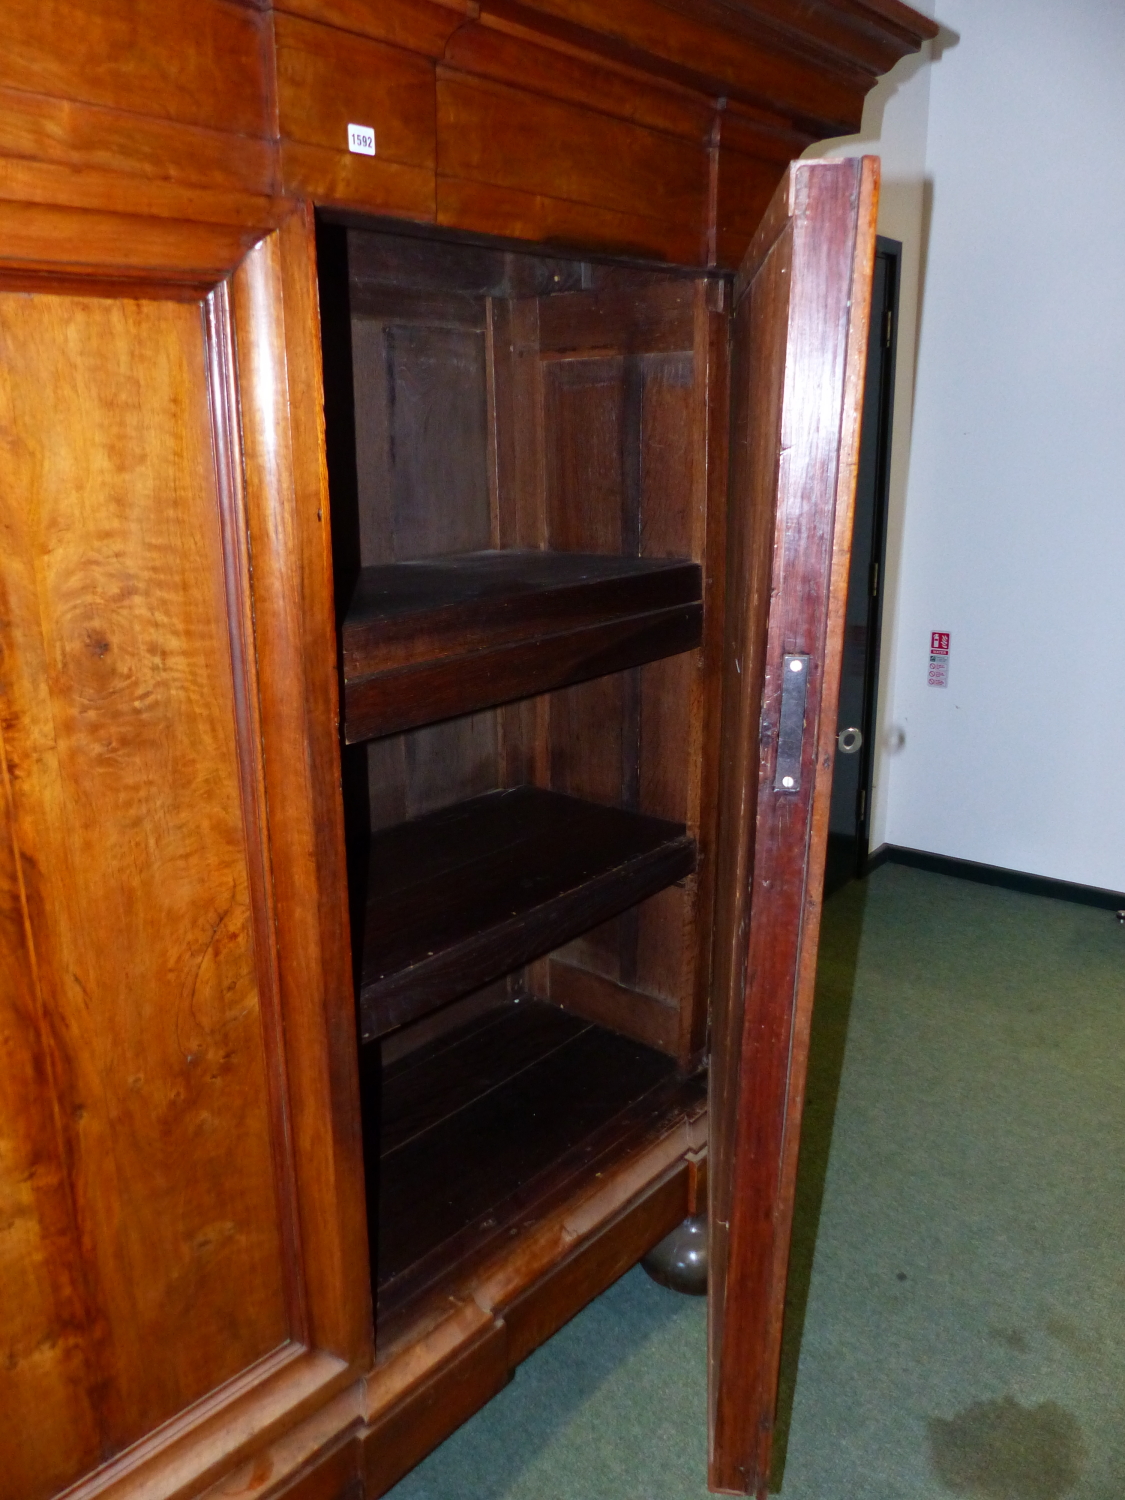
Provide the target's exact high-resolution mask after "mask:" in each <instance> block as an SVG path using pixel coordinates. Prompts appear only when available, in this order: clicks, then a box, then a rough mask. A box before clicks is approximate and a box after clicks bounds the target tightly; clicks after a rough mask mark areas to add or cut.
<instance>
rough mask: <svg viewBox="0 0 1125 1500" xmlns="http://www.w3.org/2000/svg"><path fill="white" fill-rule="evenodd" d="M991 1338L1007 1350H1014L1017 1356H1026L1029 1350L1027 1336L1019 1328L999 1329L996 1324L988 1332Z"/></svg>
mask: <svg viewBox="0 0 1125 1500" xmlns="http://www.w3.org/2000/svg"><path fill="white" fill-rule="evenodd" d="M988 1336H989V1338H993V1339H995V1340H996V1342H997V1343H998V1344H1003V1345H1004V1348H1005V1349H1012V1350H1014V1352H1015V1353H1016V1354H1026V1353H1027V1351H1028V1348H1029V1345H1028V1342H1027V1334H1026V1333H1021V1332H1020V1330H1019V1329H1018V1328H997V1327H996V1325H995V1324H993V1326H992V1327H991V1328H990V1329H989V1330H988Z"/></svg>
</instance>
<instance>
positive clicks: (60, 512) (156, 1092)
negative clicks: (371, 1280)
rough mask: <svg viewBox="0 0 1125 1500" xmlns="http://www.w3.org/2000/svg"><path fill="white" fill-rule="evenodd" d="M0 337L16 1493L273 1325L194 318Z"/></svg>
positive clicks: (252, 1015)
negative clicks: (29, 1437)
mask: <svg viewBox="0 0 1125 1500" xmlns="http://www.w3.org/2000/svg"><path fill="white" fill-rule="evenodd" d="M0 350H2V358H0V472H3V475H4V483H3V487H2V488H0V535H2V537H3V542H2V546H0V556H2V558H3V563H2V567H0V631H2V643H3V652H2V654H0V735H2V738H0V773H2V777H3V780H2V781H0V847H2V852H0V913H2V914H0V923H2V925H0V946H2V952H0V969H2V971H3V974H4V976H5V977H4V983H3V985H2V986H0V1038H2V1039H3V1050H4V1064H3V1072H4V1077H5V1087H4V1088H3V1090H0V1195H3V1196H4V1199H5V1201H4V1204H3V1207H2V1208H0V1283H2V1284H3V1286H4V1287H5V1297H4V1305H3V1311H2V1314H0V1450H2V1451H3V1452H4V1453H5V1455H6V1457H5V1469H6V1473H5V1477H4V1486H5V1493H11V1494H16V1493H18V1494H19V1495H20V1496H21V1497H22V1500H33V1497H37V1496H40V1495H44V1494H47V1493H49V1492H51V1491H53V1490H54V1489H55V1488H56V1487H58V1486H59V1485H60V1484H63V1483H65V1482H66V1481H67V1480H69V1479H72V1478H74V1477H75V1476H76V1475H77V1474H79V1473H81V1472H82V1471H83V1470H84V1469H85V1468H87V1467H88V1466H89V1465H90V1464H92V1463H96V1462H98V1461H100V1460H102V1459H104V1458H106V1457H108V1456H110V1455H111V1454H113V1453H115V1452H117V1451H119V1450H120V1449H121V1448H123V1447H124V1446H126V1445H127V1444H129V1443H130V1442H132V1441H134V1440H135V1439H137V1438H139V1437H140V1436H142V1435H143V1434H144V1433H146V1432H147V1431H149V1430H151V1429H152V1428H153V1427H155V1426H156V1425H157V1424H159V1423H160V1422H162V1421H164V1420H166V1419H167V1418H169V1417H171V1416H172V1415H174V1414H175V1413H177V1412H179V1411H180V1410H182V1409H183V1408H184V1407H185V1406H187V1405H188V1404H190V1403H191V1402H193V1401H195V1400H197V1399H199V1398H200V1397H201V1396H203V1395H204V1394H206V1393H207V1392H208V1391H210V1390H212V1389H214V1388H215V1387H216V1386H218V1385H219V1384H221V1383H222V1382H223V1381H225V1380H228V1379H230V1378H231V1377H233V1376H234V1375H236V1374H238V1373H239V1372H240V1371H242V1370H244V1369H245V1368H246V1367H247V1366H248V1365H250V1364H252V1363H253V1362H254V1361H255V1360H257V1359H259V1358H261V1357H262V1356H264V1355H266V1354H267V1353H268V1352H269V1351H271V1350H273V1349H276V1348H277V1347H278V1346H279V1345H280V1344H281V1343H283V1342H284V1341H285V1340H286V1338H287V1337H288V1336H289V1334H290V1331H291V1329H290V1313H289V1309H288V1304H287V1298H286V1288H285V1274H284V1271H283V1265H284V1264H285V1263H286V1257H287V1254H288V1251H287V1247H286V1234H285V1232H284V1230H283V1228H282V1225H281V1221H280V1218H279V1211H278V1202H277V1191H276V1187H275V1166H274V1160H273V1153H272V1150H271V1106H270V1100H269V1089H268V1085H267V1063H266V1052H265V1043H264V1038H263V1017H262V1008H261V1005H260V995H259V977H258V976H259V972H260V971H259V962H260V959H261V955H260V954H256V953H255V939H254V931H253V916H252V914H253V899H252V892H251V887H252V877H251V867H250V863H249V860H250V856H249V855H248V849H247V828H246V823H245V819H244V808H243V793H242V785H243V780H242V775H243V768H241V767H240V764H239V746H238V744H237V743H236V723H237V722H238V718H239V711H238V709H239V705H238V703H237V702H236V687H235V682H234V679H233V676H232V664H231V663H232V636H231V628H232V627H231V625H230V623H229V622H228V606H227V596H226V588H225V563H224V555H223V541H222V528H221V522H220V505H221V503H223V502H222V494H221V491H222V490H223V482H224V481H223V476H222V475H221V474H220V472H219V470H218V468H217V460H216V457H215V453H216V447H215V443H214V436H213V434H214V428H213V422H212V408H211V395H213V392H211V391H210V387H209V374H208V363H207V360H208V339H207V336H206V335H205V329H204V322H203V319H202V317H201V312H200V308H199V306H198V305H190V304H182V303H172V302H160V301H143V302H125V301H114V300H110V299H80V298H73V297H52V296H40V295H36V296H16V295H0ZM31 934H34V938H32V937H31ZM13 1287H18V1288H19V1293H20V1294H19V1295H18V1296H16V1297H12V1296H10V1295H9V1290H10V1289H11V1288H13ZM29 1427H31V1428H33V1430H34V1431H35V1432H36V1433H37V1434H38V1435H39V1437H38V1441H36V1442H35V1443H28V1442H27V1441H26V1432H27V1430H28V1429H29ZM12 1463H15V1464H18V1465H22V1466H23V1468H22V1471H21V1472H20V1473H19V1475H18V1476H17V1475H14V1474H13V1472H12V1469H11V1467H10V1465H11V1464H12Z"/></svg>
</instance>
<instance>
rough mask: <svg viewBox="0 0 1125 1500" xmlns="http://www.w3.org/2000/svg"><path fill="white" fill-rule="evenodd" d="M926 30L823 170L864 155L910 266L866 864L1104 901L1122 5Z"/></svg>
mask: <svg viewBox="0 0 1125 1500" xmlns="http://www.w3.org/2000/svg"><path fill="white" fill-rule="evenodd" d="M930 13H931V14H933V11H932V9H931V11H930ZM937 15H938V19H939V20H940V21H941V22H942V23H943V27H944V28H946V30H945V32H943V37H942V38H941V39H939V43H938V44H937V48H936V54H935V58H934V61H933V62H932V63H931V65H930V66H929V67H928V68H926V69H923V70H922V72H920V73H915V74H914V75H913V76H912V77H911V78H909V79H908V80H907V81H906V83H905V84H904V85H903V86H902V87H901V88H900V90H899V91H898V92H896V93H895V94H894V95H893V96H892V97H891V98H890V99H889V101H888V102H887V105H886V108H885V109H883V111H882V114H881V118H880V117H879V115H878V113H877V109H878V95H877V94H876V95H875V96H873V103H872V108H871V111H870V113H871V118H870V120H869V118H868V115H866V114H865V117H864V127H865V128H864V132H863V133H861V136H860V137H859V138H858V139H857V140H856V141H849V142H847V143H835V144H834V145H833V147H832V148H831V151H832V154H836V152H837V151H840V150H845V151H847V152H849V153H851V152H852V151H854V150H857V149H860V150H862V149H866V150H877V151H879V153H880V154H881V155H882V156H883V160H884V173H885V176H886V178H888V179H889V181H890V183H891V184H893V187H892V192H893V194H894V197H893V199H892V201H891V204H890V205H889V209H888V212H887V213H886V216H885V217H881V220H880V229H881V230H882V232H884V233H887V234H890V235H893V236H894V237H895V238H897V239H902V240H904V243H905V245H906V246H907V247H909V246H910V238H909V236H910V233H911V227H910V226H911V224H913V225H914V226H915V232H916V233H917V234H918V240H917V241H916V242H915V243H916V244H917V243H919V242H920V243H921V247H922V250H923V267H922V271H923V274H922V286H921V317H920V332H919V342H918V349H917V367H916V381H915V388H914V391H913V392H910V390H909V375H910V366H911V363H912V351H911V349H910V347H909V333H910V330H909V328H908V327H900V344H899V366H898V369H899V384H898V390H897V400H896V410H895V431H894V459H893V474H892V493H891V515H890V526H889V536H888V541H889V569H888V572H889V577H888V580H887V582H888V587H889V589H890V590H891V591H892V593H891V594H890V595H888V597H887V599H886V601H885V621H884V635H883V670H882V676H881V685H880V721H881V728H880V746H879V758H878V764H877V770H876V780H877V791H876V799H875V807H874V812H875V817H874V825H873V830H872V832H873V838H872V844H873V846H874V845H877V844H878V843H880V842H883V841H886V842H889V843H893V844H899V845H905V846H907V847H910V848H916V849H924V850H928V851H931V852H934V853H938V854H947V855H953V856H955V857H958V858H962V859H972V860H980V861H982V862H984V863H987V864H995V865H1001V866H1005V867H1007V868H1009V869H1015V870H1024V871H1029V872H1032V873H1034V874H1041V875H1049V876H1053V877H1055V878H1056V879H1063V880H1073V881H1078V882H1081V883H1083V884H1088V885H1096V886H1103V887H1108V888H1110V889H1113V890H1125V774H1123V772H1125V4H1123V3H1122V0H1065V3H1060V0H940V5H939V7H938V12H937ZM907 66H909V64H908V63H904V64H900V65H899V68H900V69H902V68H904V67H907ZM897 72H898V70H896V73H897ZM894 78H895V75H894V74H892V75H889V79H888V80H887V81H884V83H882V84H881V85H880V86H879V89H880V90H881V91H882V90H886V88H887V87H888V84H893V81H894ZM927 93H928V123H927V120H926V102H927V101H926V94H927ZM919 130H921V137H922V140H923V141H924V152H920V151H919V144H918V143H919ZM865 136H866V137H867V138H868V141H869V142H870V143H868V144H863V141H864V137H865ZM923 157H924V166H923V164H922V163H923ZM923 176H924V178H925V197H926V199H927V200H928V201H927V202H926V205H925V208H926V212H925V214H924V215H922V216H921V222H920V221H919V216H918V213H917V211H916V208H915V205H920V204H921V200H922V191H921V186H922V178H923ZM900 183H901V185H900ZM884 226H885V227H884ZM906 258H907V261H908V260H909V255H907V257H906ZM905 271H906V266H904V272H905ZM904 279H905V278H904ZM906 290H907V291H908V292H909V288H906ZM904 300H905V299H904ZM906 321H909V320H908V319H907V320H906ZM904 407H905V410H904ZM911 407H912V417H913V421H912V422H911ZM932 630H947V631H949V632H950V633H951V636H952V655H951V658H950V685H949V687H948V688H946V689H941V688H930V687H928V686H927V685H926V667H927V661H928V651H929V639H930V632H931V631H932ZM900 742H901V743H900Z"/></svg>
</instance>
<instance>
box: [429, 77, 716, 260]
mask: <svg viewBox="0 0 1125 1500" xmlns="http://www.w3.org/2000/svg"><path fill="white" fill-rule="evenodd" d="M437 110H438V113H437V139H438V154H437V170H438V176H439V183H440V186H439V221H441V222H449V220H448V219H447V218H446V217H445V215H444V214H442V213H441V212H440V207H441V202H442V192H443V189H444V183H445V180H446V179H452V180H454V181H456V182H458V183H462V184H480V185H482V186H488V187H492V188H497V189H501V190H504V191H507V192H510V193H512V192H514V193H518V194H521V195H523V196H524V198H525V199H530V200H534V199H535V198H537V197H543V198H548V199H551V200H553V201H556V202H558V201H560V200H561V201H563V202H572V203H574V204H577V205H589V206H590V207H591V208H593V209H594V210H600V211H601V212H602V213H610V214H613V215H618V216H629V217H631V218H633V219H634V220H636V221H638V222H639V221H642V220H644V221H648V223H649V228H648V230H647V234H648V236H649V240H650V248H655V247H657V246H662V245H667V246H672V245H674V244H676V242H677V241H676V236H677V235H678V236H679V237H680V242H681V243H683V244H684V245H687V243H688V242H689V241H690V242H692V244H691V250H690V252H689V254H688V256H687V257H684V258H687V259H689V260H696V259H698V258H699V254H700V245H701V238H702V234H703V225H704V217H705V214H704V209H705V200H706V191H707V155H706V151H705V149H704V146H703V144H702V142H700V143H699V144H696V145H692V144H691V143H689V142H685V141H680V140H677V139H676V138H675V137H671V136H665V135H661V134H658V133H656V132H654V131H650V130H647V129H646V128H644V127H643V126H640V125H634V124H632V123H630V122H627V121H622V120H613V119H611V118H610V117H609V116H606V115H599V114H597V113H595V112H593V111H590V110H587V109H584V108H583V107H581V106H579V105H576V104H571V103H569V102H567V103H564V102H562V101H560V100H554V99H547V98H543V97H540V96H536V95H533V94H530V93H527V92H524V91H523V90H520V89H514V88H511V87H508V86H506V85H503V84H496V83H492V82H491V81H488V82H486V81H483V80H480V79H477V78H471V77H469V76H468V75H464V74H460V73H455V72H452V71H450V70H447V69H444V68H439V70H438V84H437ZM501 139H502V140H504V141H505V143H506V145H505V149H504V150H503V152H498V151H497V150H496V147H495V143H496V142H497V141H499V140H501ZM545 141H550V142H551V150H550V153H549V154H547V155H545V154H544V152H543V142H545ZM525 237H526V238H530V239H533V240H544V239H551V238H554V237H555V235H554V234H553V233H552V232H551V230H550V225H549V224H548V223H546V222H545V223H544V225H543V229H542V230H541V231H539V232H532V233H530V234H527V235H525ZM575 238H576V239H577V236H576V237H575ZM638 248H639V247H638ZM658 253H659V251H658ZM664 253H667V252H666V251H665V252H664Z"/></svg>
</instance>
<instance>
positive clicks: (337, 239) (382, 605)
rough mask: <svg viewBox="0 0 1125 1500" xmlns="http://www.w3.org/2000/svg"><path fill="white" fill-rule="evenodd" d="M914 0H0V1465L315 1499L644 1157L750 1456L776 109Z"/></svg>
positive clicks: (857, 373) (836, 612) (773, 694)
mask: <svg viewBox="0 0 1125 1500" xmlns="http://www.w3.org/2000/svg"><path fill="white" fill-rule="evenodd" d="M932 33H933V27H932V25H931V24H930V23H929V22H927V21H925V20H924V18H921V17H919V16H917V15H915V14H914V13H913V12H911V11H910V10H908V9H907V8H906V7H904V6H903V5H901V4H899V3H898V0H818V3H817V4H815V5H812V6H808V5H802V6H789V5H787V4H783V3H776V4H775V3H773V0H738V3H732V4H731V5H729V6H725V7H721V8H720V7H712V6H709V5H706V4H704V3H703V0H675V3H673V0H620V3H619V4H615V5H613V6H604V5H602V6H590V5H587V4H585V3H584V0H528V3H526V4H525V3H510V0H494V3H487V0H480V3H477V0H441V3H431V0H380V3H379V4H378V5H376V4H373V3H371V0H291V3H288V4H287V5H285V6H274V7H270V6H268V5H266V4H256V3H255V4H251V3H245V4H243V3H237V0H198V3H195V4H193V5H192V6H187V5H186V4H180V3H179V0H174V3H172V4H171V5H163V6H160V7H157V6H155V5H152V4H149V3H148V0H130V3H126V0H105V3H104V4H102V5H100V6H98V7H74V6H70V5H68V4H66V3H63V0H59V3H55V4H50V5H43V4H38V5H36V6H31V5H30V4H25V3H22V0H17V3H14V4H11V5H9V6H6V7H5V13H4V18H3V20H2V21H0V453H2V464H0V539H2V541H0V1049H2V1057H3V1077H4V1088H3V1090H0V1285H2V1288H3V1300H2V1305H0V1496H3V1497H4V1500H9V1497H10V1500H48V1497H53V1496H59V1495H66V1496H68V1497H71V1500H79V1497H81V1500H94V1497H106V1500H109V1497H112V1500H134V1497H138V1500H139V1497H141V1496H145V1497H157V1496H159V1497H167V1500H172V1497H175V1500H189V1497H193V1496H201V1495H209V1496H212V1497H216V1500H217V1497H219V1496H234V1495H262V1496H267V1497H282V1496H288V1497H292V1500H297V1497H301V1500H306V1497H307V1500H314V1497H315V1500H321V1497H323V1500H343V1497H359V1496H367V1497H375V1496H377V1495H379V1494H382V1493H384V1492H385V1491H386V1490H387V1489H389V1488H390V1487H391V1486H392V1485H393V1484H394V1483H395V1482H396V1481H397V1479H398V1478H400V1477H401V1476H402V1475H403V1474H404V1473H405V1472H407V1470H408V1469H409V1468H410V1467H411V1466H412V1465H413V1464H415V1463H416V1462H417V1461H418V1460H419V1459H420V1458H421V1457H423V1456H424V1455H425V1453H426V1452H427V1451H429V1449H430V1448H432V1447H433V1446H434V1445H435V1444H436V1443H437V1442H439V1441H440V1440H441V1439H442V1438H443V1437H444V1436H446V1435H447V1434H448V1433H449V1432H450V1431H452V1430H453V1428H454V1427H455V1426H456V1425H457V1424H458V1423H459V1422H461V1421H463V1420H464V1419H465V1418H466V1417H467V1416H468V1415H470V1414H471V1413H472V1412H473V1411H474V1410H476V1409H477V1408H478V1407H479V1406H480V1405H481V1404H482V1403H483V1402H484V1401H486V1400H487V1399H488V1398H489V1396H490V1395H492V1394H493V1393H494V1392H495V1391H496V1390H498V1389H499V1388H500V1386H501V1385H502V1384H503V1383H504V1382H505V1381H506V1380H507V1379H508V1378H509V1376H510V1374H511V1371H512V1370H513V1369H514V1368H515V1366H516V1365H517V1364H518V1363H519V1362H520V1360H521V1359H523V1358H524V1357H526V1355H527V1354H528V1353H530V1352H531V1350H533V1349H534V1348H535V1347H536V1346H537V1345H538V1344H540V1343H541V1342H542V1341H543V1340H544V1339H545V1338H547V1337H549V1336H550V1334H551V1333H552V1332H554V1331H555V1330H556V1329H557V1328H558V1327H560V1326H561V1324H562V1323H563V1322H565V1321H566V1319H568V1318H569V1317H570V1316H572V1315H573V1314H574V1313H575V1312H576V1311H577V1310H578V1309H579V1308H580V1307H582V1306H583V1305H584V1304H585V1303H586V1302H587V1301H589V1299H590V1298H591V1297H593V1296H595V1295H596V1294H597V1293H598V1292H599V1291H600V1290H602V1289H603V1288H604V1287H606V1286H607V1285H609V1284H610V1283H611V1282H612V1281H613V1279H614V1278H615V1277H617V1276H618V1275H620V1274H621V1273H622V1272H623V1271H624V1270H626V1269H627V1268H628V1267H629V1266H630V1265H632V1264H633V1263H634V1262H635V1261H636V1260H637V1259H638V1258H639V1257H640V1256H641V1255H643V1254H644V1253H645V1251H646V1250H647V1249H648V1248H650V1247H651V1245H652V1244H654V1243H655V1242H656V1241H657V1240H658V1239H660V1238H661V1237H662V1236H663V1235H664V1234H666V1233H667V1232H668V1231H669V1230H670V1229H671V1228H673V1227H674V1226H675V1224H676V1223H677V1222H678V1221H679V1220H681V1219H682V1218H684V1217H685V1216H686V1215H688V1214H689V1213H693V1212H703V1211H705V1210H706V1211H708V1212H709V1217H710V1226H711V1254H712V1278H711V1291H710V1308H709V1311H710V1322H711V1358H710V1364H711V1376H710V1408H711V1409H710V1417H709V1420H710V1426H711V1467H710V1475H709V1479H710V1483H711V1485H712V1487H713V1488H714V1489H716V1490H717V1491H721V1492H726V1493H736V1494H738V1493H762V1492H763V1489H764V1485H765V1480H766V1474H767V1471H768V1463H769V1435H770V1427H771V1422H772V1414H773V1403H774V1397H775V1388H776V1377H777V1362H778V1349H779V1342H780V1332H781V1309H782V1304H783V1294H784V1283H785V1267H786V1257H787V1250H788V1237H789V1216H790V1211H791V1200H792V1186H793V1178H794V1173H795V1164H796V1149H797V1142H798V1135H799V1125H800V1113H801V1096H802V1087H803V1075H804V1061H803V1060H804V1052H805V1047H806V1044H807V1032H808V1021H809V1007H810V1004H811V988H812V979H813V971H814V966H815V958H816V936H817V925H818V918H819V888H820V883H821V877H822V867H823V856H824V843H825V826H826V818H827V796H828V787H829V780H830V775H831V764H832V748H833V747H832V726H833V725H834V722H835V719H834V700H835V693H836V687H837V679H838V673H839V656H840V647H841V629H842V624H841V622H842V606H843V592H844V589H845V586H846V576H847V554H848V546H849V525H850V507H851V495H852V488H853V484H854V461H855V452H856V444H857V421H858V411H859V403H860V398H861V394H862V392H861V384H862V371H863V352H864V347H865V340H866V320H867V309H868V302H869V295H870V278H871V258H872V255H873V249H874V223H875V210H876V201H877V192H878V183H877V163H876V162H874V161H873V160H872V159H863V160H854V161H846V162H836V163H823V164H814V163H809V164H805V165H799V166H794V167H789V166H788V163H789V162H790V161H791V159H792V158H793V157H795V156H796V155H798V154H799V152H800V151H801V149H802V148H803V146H804V145H805V144H807V143H808V142H809V141H810V140H812V139H815V138H817V137H819V136H824V135H829V134H833V133H839V132H842V131H844V130H847V129H854V127H855V124H856V122H857V119H858V112H859V108H860V105H861V103H862V98H863V95H864V93H865V91H866V89H867V88H868V87H869V86H870V84H871V82H872V81H873V79H874V78H875V77H876V76H877V75H878V73H879V72H881V71H885V70H886V69H887V68H889V67H890V66H891V65H892V64H893V62H894V61H895V60H896V59H897V58H898V57H899V56H901V55H902V54H903V53H904V52H906V51H908V50H910V49H912V48H916V47H917V46H919V45H920V44H921V42H922V41H923V40H924V39H925V38H926V37H927V36H929V35H931V34H932ZM352 126H359V127H362V128H363V129H364V130H367V131H369V132H370V133H371V135H372V136H373V138H374V152H373V154H368V152H367V150H366V149H363V150H359V151H356V150H349V149H348V142H349V129H350V127H352ZM360 143H361V144H362V145H364V146H365V147H366V137H364V136H362V135H361V136H360ZM708 1205H709V1207H708Z"/></svg>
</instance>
